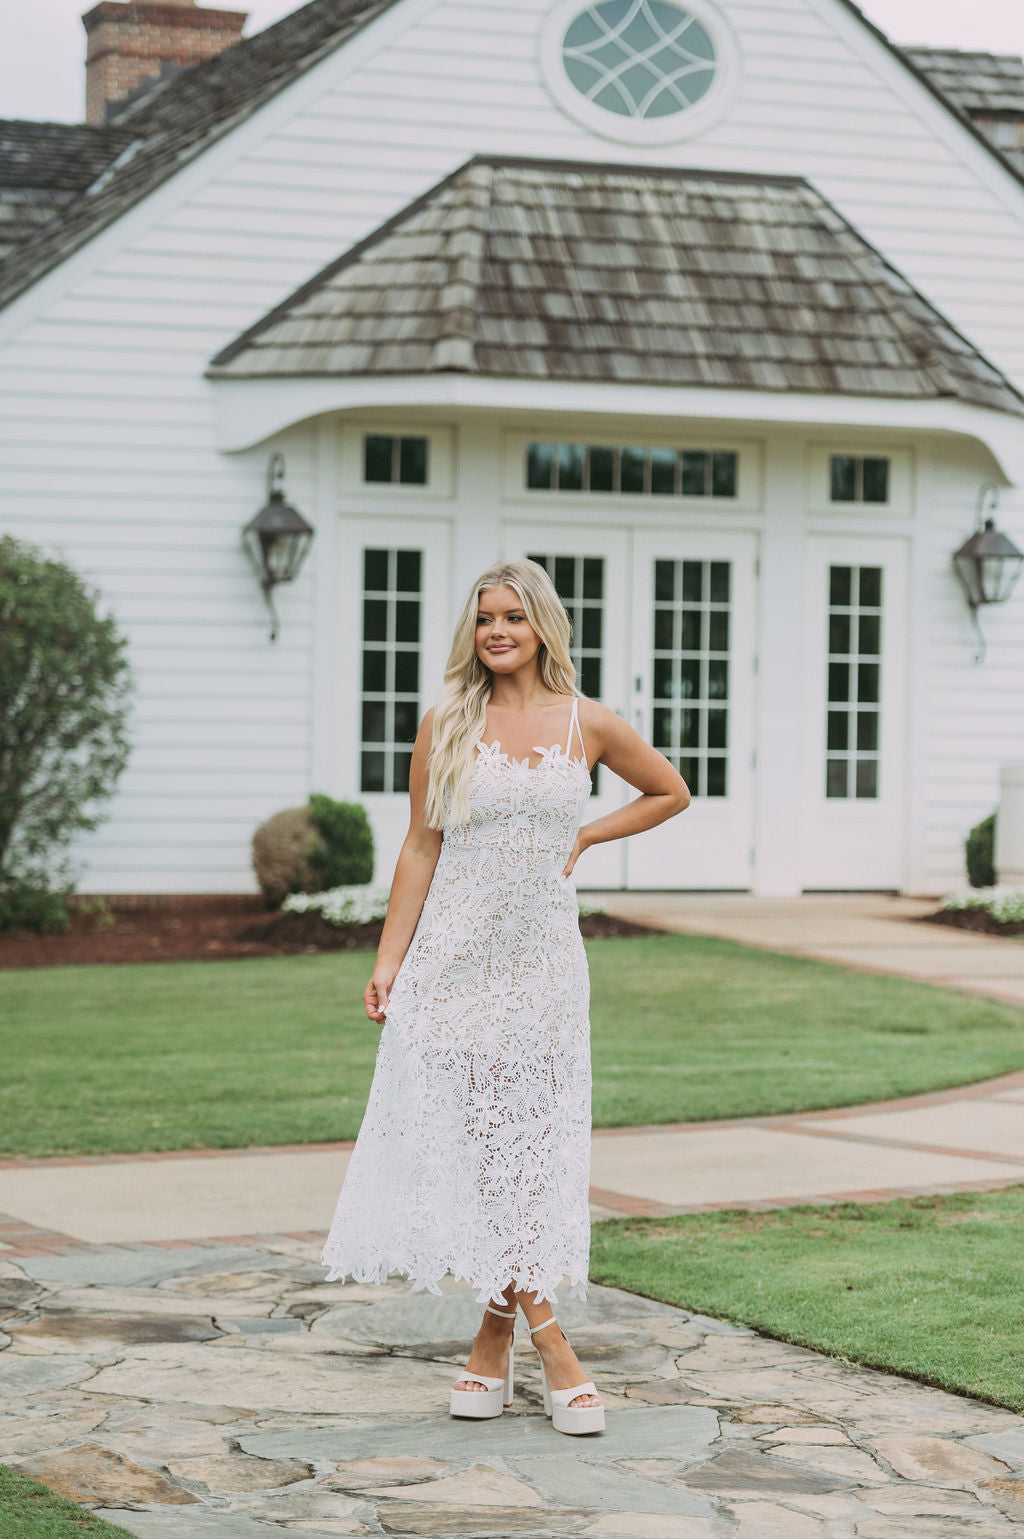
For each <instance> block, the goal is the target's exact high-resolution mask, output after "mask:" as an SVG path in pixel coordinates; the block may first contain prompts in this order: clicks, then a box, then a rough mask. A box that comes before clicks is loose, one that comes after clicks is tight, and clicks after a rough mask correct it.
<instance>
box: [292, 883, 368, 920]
mask: <svg viewBox="0 0 1024 1539" xmlns="http://www.w3.org/2000/svg"><path fill="white" fill-rule="evenodd" d="M389 890H390V889H389V888H387V887H374V886H372V885H370V884H366V885H364V886H359V887H331V888H329V889H328V891H327V892H292V893H289V894H288V896H287V898H285V900H284V902H283V903H282V904H281V912H282V914H308V913H309V912H310V910H311V909H319V910H320V912H321V914H323V916H324V918H325V919H326V920H327V923H328V924H336V925H346V924H371V923H372V922H373V920H375V919H383V918H384V915H385V914H386V913H387V911H388V892H389Z"/></svg>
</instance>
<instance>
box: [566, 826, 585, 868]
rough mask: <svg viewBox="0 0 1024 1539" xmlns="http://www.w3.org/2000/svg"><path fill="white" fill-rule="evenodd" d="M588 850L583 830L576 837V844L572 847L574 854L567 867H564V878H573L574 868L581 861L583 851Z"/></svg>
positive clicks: (567, 862)
mask: <svg viewBox="0 0 1024 1539" xmlns="http://www.w3.org/2000/svg"><path fill="white" fill-rule="evenodd" d="M586 848H587V841H586V840H585V839H584V837H583V830H582V828H581V829H580V831H579V833H578V834H577V835H576V843H575V844H574V845H573V847H572V853H571V854H570V856H569V859H568V860H567V861H566V863H565V865H564V866H563V867H562V875H563V876H572V868H573V866H574V865H575V864H576V862H577V861H578V860H579V858H580V856H581V855H582V854H583V851H584V850H585V849H586Z"/></svg>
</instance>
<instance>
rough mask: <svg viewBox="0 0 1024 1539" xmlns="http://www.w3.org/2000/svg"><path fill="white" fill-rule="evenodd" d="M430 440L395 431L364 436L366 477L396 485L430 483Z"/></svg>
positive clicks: (370, 479)
mask: <svg viewBox="0 0 1024 1539" xmlns="http://www.w3.org/2000/svg"><path fill="white" fill-rule="evenodd" d="M427 464H428V440H427V439H426V438H407V437H404V436H402V435H399V434H391V433H367V434H366V435H365V437H364V439H363V480H364V481H372V482H384V483H390V484H391V485H395V486H426V484H427Z"/></svg>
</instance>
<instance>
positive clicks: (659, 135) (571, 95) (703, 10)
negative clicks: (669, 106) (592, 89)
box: [540, 0, 741, 144]
mask: <svg viewBox="0 0 1024 1539" xmlns="http://www.w3.org/2000/svg"><path fill="white" fill-rule="evenodd" d="M670 3H671V4H676V5H678V9H679V10H682V11H687V12H689V14H690V15H691V16H693V17H694V19H695V20H696V21H699V22H700V24H701V26H703V27H704V28H705V30H706V31H707V32H708V33H709V34H710V37H711V40H712V42H713V43H714V45H715V55H716V69H715V77H714V80H713V81H712V83H711V86H710V89H709V90H708V91H707V93H706V94H705V95H704V96H702V97H701V99H700V101H698V102H695V103H694V104H693V106H692V107H687V108H686V109H685V110H684V111H682V112H677V113H674V114H673V115H672V116H671V117H662V118H627V117H622V116H620V115H619V114H618V113H616V112H610V111H608V109H607V108H605V107H597V106H595V105H594V103H593V102H589V101H587V99H586V97H585V96H582V95H581V94H580V92H579V91H578V90H577V89H576V87H575V86H574V85H573V84H572V81H571V80H570V79H569V77H568V75H567V74H566V73H565V68H564V66H563V63H562V40H563V38H564V37H565V34H566V32H567V31H568V29H569V26H570V24H571V23H572V22H573V21H574V20H575V18H576V17H577V16H578V15H579V14H580V12H581V11H583V10H584V9H585V8H586V0H560V3H559V4H558V5H556V6H555V8H554V10H552V11H551V12H550V14H549V15H548V18H547V21H546V22H545V24H544V27H543V30H542V31H541V35H540V67H541V75H542V77H543V80H544V83H545V85H546V86H547V88H548V90H549V92H550V93H551V96H552V98H553V100H554V102H555V105H556V106H558V107H560V108H561V110H562V111H563V112H565V113H566V114H567V115H568V116H569V117H571V118H574V119H575V120H576V122H577V123H582V124H583V126H584V128H589V129H591V130H592V131H593V132H594V133H596V134H600V135H601V136H602V137H603V138H605V139H614V140H616V141H618V142H619V143H621V144H673V143H676V142H679V141H680V140H683V139H692V138H694V136H695V135H697V134H700V133H703V132H704V131H705V129H708V128H710V127H711V126H712V124H714V123H717V122H718V120H719V119H720V118H721V117H723V116H724V115H725V113H726V112H728V110H729V108H730V107H731V106H732V104H733V102H734V101H735V99H736V96H737V93H738V91H739V81H740V63H741V52H740V46H739V40H738V38H737V36H736V33H735V32H734V30H733V28H732V25H731V24H730V22H729V21H728V20H727V18H726V17H725V15H724V14H723V12H722V11H720V10H719V8H718V6H717V5H715V4H713V3H712V0H670Z"/></svg>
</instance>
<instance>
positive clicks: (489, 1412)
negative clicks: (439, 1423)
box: [448, 1304, 516, 1421]
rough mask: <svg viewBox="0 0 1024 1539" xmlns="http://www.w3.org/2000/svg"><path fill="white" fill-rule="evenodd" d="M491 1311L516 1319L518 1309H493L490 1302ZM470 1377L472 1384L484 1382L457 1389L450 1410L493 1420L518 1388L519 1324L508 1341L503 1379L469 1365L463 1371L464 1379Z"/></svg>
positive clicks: (502, 1316)
mask: <svg viewBox="0 0 1024 1539" xmlns="http://www.w3.org/2000/svg"><path fill="white" fill-rule="evenodd" d="M487 1313H488V1314H489V1315H499V1316H500V1318H501V1319H502V1320H514V1319H515V1317H516V1312H515V1310H513V1311H512V1313H511V1314H510V1315H509V1314H505V1312H504V1311H503V1310H501V1309H492V1308H491V1306H490V1304H488V1306H487ZM464 1379H468V1380H469V1382H470V1383H471V1384H482V1385H483V1386H484V1387H483V1389H482V1390H479V1389H453V1390H452V1392H451V1398H450V1400H449V1403H448V1411H449V1414H450V1415H451V1416H470V1417H472V1418H474V1420H476V1421H489V1420H490V1419H491V1417H494V1416H500V1415H501V1413H502V1411H503V1410H504V1409H505V1407H506V1406H507V1405H511V1404H512V1394H513V1390H514V1388H515V1328H514V1327H513V1340H512V1341H510V1342H509V1344H508V1367H507V1368H506V1369H505V1377H504V1378H503V1379H492V1378H490V1377H489V1376H488V1375H487V1374H485V1373H471V1372H470V1371H469V1369H468V1368H467V1369H466V1371H465V1372H464V1373H460V1374H459V1378H458V1381H457V1382H459V1383H461V1382H462V1381H463V1380H464Z"/></svg>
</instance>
